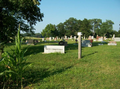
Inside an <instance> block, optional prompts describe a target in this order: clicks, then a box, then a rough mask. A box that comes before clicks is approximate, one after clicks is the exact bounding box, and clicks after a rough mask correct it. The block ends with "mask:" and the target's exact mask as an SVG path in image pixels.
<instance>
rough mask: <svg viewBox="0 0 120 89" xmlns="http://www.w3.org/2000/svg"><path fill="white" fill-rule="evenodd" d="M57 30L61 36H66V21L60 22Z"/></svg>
mask: <svg viewBox="0 0 120 89" xmlns="http://www.w3.org/2000/svg"><path fill="white" fill-rule="evenodd" d="M56 28H57V31H58V33H59V34H58V36H59V37H62V36H65V35H66V30H65V27H64V23H59V24H58V25H57V26H56Z"/></svg>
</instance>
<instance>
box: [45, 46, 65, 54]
mask: <svg viewBox="0 0 120 89" xmlns="http://www.w3.org/2000/svg"><path fill="white" fill-rule="evenodd" d="M44 53H65V46H63V45H45V46H44Z"/></svg>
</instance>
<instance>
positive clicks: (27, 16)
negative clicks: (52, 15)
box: [0, 0, 43, 42]
mask: <svg viewBox="0 0 120 89" xmlns="http://www.w3.org/2000/svg"><path fill="white" fill-rule="evenodd" d="M40 1H41V0H0V42H7V41H8V40H9V39H10V37H14V36H15V34H16V33H17V28H18V24H20V25H21V30H22V31H26V32H32V31H33V30H34V28H33V25H35V24H36V22H37V21H42V18H43V13H41V12H40V8H39V7H38V5H40ZM26 22H27V23H28V24H26Z"/></svg>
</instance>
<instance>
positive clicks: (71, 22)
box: [64, 17, 79, 36]
mask: <svg viewBox="0 0 120 89" xmlns="http://www.w3.org/2000/svg"><path fill="white" fill-rule="evenodd" d="M64 28H65V30H66V35H67V36H71V35H76V33H77V31H78V30H79V28H78V21H77V19H75V18H72V17H71V18H69V19H68V20H66V21H65V22H64Z"/></svg>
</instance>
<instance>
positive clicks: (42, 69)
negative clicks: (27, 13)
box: [5, 41, 120, 89]
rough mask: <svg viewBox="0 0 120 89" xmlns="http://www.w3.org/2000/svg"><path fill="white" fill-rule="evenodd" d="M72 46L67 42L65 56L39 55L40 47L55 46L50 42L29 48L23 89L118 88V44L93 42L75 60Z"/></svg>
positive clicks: (119, 49)
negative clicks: (110, 44)
mask: <svg viewBox="0 0 120 89" xmlns="http://www.w3.org/2000/svg"><path fill="white" fill-rule="evenodd" d="M74 43H75V42H74V41H68V46H67V47H66V48H65V52H66V53H65V54H59V53H51V54H42V53H43V52H44V45H50V44H58V43H54V42H46V43H38V44H37V45H32V46H30V47H29V49H28V51H27V53H26V54H25V58H27V59H28V60H27V62H28V63H31V64H32V65H31V66H30V67H28V68H27V69H26V72H25V74H24V89H120V42H117V46H108V45H107V44H104V45H100V46H98V43H99V42H93V47H85V48H82V59H79V60H78V50H77V48H78V46H77V45H73V44H74ZM26 46H27V45H25V44H24V45H23V47H26ZM11 48H13V47H12V45H11V46H7V47H6V48H5V50H7V51H9V52H10V49H11Z"/></svg>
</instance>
